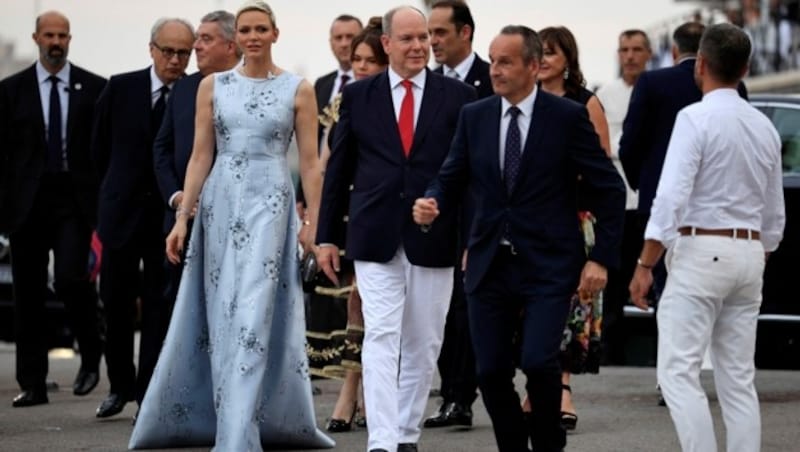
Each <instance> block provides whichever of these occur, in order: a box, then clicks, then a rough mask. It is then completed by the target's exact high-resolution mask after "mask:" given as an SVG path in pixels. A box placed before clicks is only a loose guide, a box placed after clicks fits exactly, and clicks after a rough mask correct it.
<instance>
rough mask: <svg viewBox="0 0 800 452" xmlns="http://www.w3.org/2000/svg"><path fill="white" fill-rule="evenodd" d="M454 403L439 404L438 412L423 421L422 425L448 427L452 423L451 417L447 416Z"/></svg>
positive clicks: (426, 426)
mask: <svg viewBox="0 0 800 452" xmlns="http://www.w3.org/2000/svg"><path fill="white" fill-rule="evenodd" d="M451 405H454V404H453V403H442V404H441V405H439V408H438V409H437V410H436V413H434V414H433V416H431V417H429V418H428V419H425V422H423V423H422V426H423V427H425V428H437V427H447V426H450V425H452V424H451V423H450V419H448V418H447V411H448V409H449V408H450V406H451Z"/></svg>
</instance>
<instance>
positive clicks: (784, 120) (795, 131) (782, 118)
mask: <svg viewBox="0 0 800 452" xmlns="http://www.w3.org/2000/svg"><path fill="white" fill-rule="evenodd" d="M771 119H772V123H773V124H774V125H775V128H776V129H778V134H780V136H781V143H782V145H781V154H782V155H783V172H784V173H800V110H798V109H794V108H786V107H780V106H776V107H774V110H773V112H772V115H771Z"/></svg>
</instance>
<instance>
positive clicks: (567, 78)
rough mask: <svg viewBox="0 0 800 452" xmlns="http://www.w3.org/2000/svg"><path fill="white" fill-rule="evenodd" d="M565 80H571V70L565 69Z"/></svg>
mask: <svg viewBox="0 0 800 452" xmlns="http://www.w3.org/2000/svg"><path fill="white" fill-rule="evenodd" d="M564 80H569V68H566V69H564Z"/></svg>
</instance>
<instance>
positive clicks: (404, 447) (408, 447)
mask: <svg viewBox="0 0 800 452" xmlns="http://www.w3.org/2000/svg"><path fill="white" fill-rule="evenodd" d="M397 452H417V443H400V444H398V445H397Z"/></svg>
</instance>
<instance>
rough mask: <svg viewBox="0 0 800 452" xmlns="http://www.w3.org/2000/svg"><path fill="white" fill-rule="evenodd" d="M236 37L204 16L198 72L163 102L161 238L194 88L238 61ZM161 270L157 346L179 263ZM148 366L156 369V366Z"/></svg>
mask: <svg viewBox="0 0 800 452" xmlns="http://www.w3.org/2000/svg"><path fill="white" fill-rule="evenodd" d="M235 34H236V32H235V30H234V17H233V14H231V13H229V12H227V11H214V12H211V13H209V14H206V15H205V16H203V18H202V19H200V26H199V27H197V39H196V40H195V42H194V52H195V58H196V59H197V69H198V72H196V73H194V74H192V75H189V76H187V77H184V78H182V79H180V80H178V81H177V82H175V85H174V87H173V89H172V94H171V95H170V96H169V100H167V107H166V110H165V112H164V120H163V121H162V123H161V128H160V129H159V131H158V135H156V139H155V142H154V143H153V164H154V165H155V174H156V181H157V182H158V188H159V191H160V193H161V198H162V200H163V201H164V205H165V206H166V212H165V213H164V234H165V236H166V234H169V231H171V230H172V226H173V225H174V224H175V211H176V210H177V208H178V207H179V206H180V205H181V201H182V200H183V182H184V179H185V178H186V166H187V165H188V164H189V157H190V156H191V155H192V146H193V144H194V113H195V107H196V105H197V88H198V86H200V81H201V80H202V79H203V77H205V76H206V75H208V74H211V73H214V72H221V71H226V70H228V69H231V68H233V67H234V66H236V64H237V63H238V62H239V57H240V54H241V51H240V50H239V47H238V46H237V45H236V42H235V40H234V38H235ZM189 230H191V228H190V229H189ZM187 240H188V239H187ZM164 268H165V276H164V283H165V285H164V290H163V303H162V304H161V305H160V306H159V307H158V308H159V309H160V310H161V313H160V314H159V315H158V320H159V326H158V329H157V332H156V333H155V336H156V339H157V341H158V342H159V343H161V342H163V340H164V338H165V337H166V334H167V328H168V326H169V320H170V316H171V313H172V306H173V305H174V303H175V297H176V296H177V294H178V286H179V284H180V280H181V273H182V270H183V265H173V264H172V263H170V262H169V261H168V260H165V261H164ZM153 358H155V357H153ZM151 364H152V365H155V363H154V362H153V363H151ZM140 367H141V368H143V367H145V366H144V363H141V365H140ZM148 368H152V366H148ZM140 371H141V369H140Z"/></svg>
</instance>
